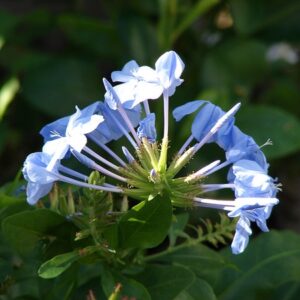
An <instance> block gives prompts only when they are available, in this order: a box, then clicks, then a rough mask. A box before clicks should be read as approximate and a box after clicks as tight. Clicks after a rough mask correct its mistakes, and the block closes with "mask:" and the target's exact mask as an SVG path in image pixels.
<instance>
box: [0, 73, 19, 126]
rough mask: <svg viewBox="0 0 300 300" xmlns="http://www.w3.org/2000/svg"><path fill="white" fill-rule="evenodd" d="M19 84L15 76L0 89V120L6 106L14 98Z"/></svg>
mask: <svg viewBox="0 0 300 300" xmlns="http://www.w3.org/2000/svg"><path fill="white" fill-rule="evenodd" d="M19 88H20V84H19V81H18V79H17V78H14V77H13V78H11V79H9V80H8V81H7V82H5V84H4V85H3V86H2V87H1V89H0V120H1V119H2V118H3V116H4V113H5V112H6V110H7V107H8V106H9V104H10V103H11V102H12V100H13V99H14V98H15V96H16V94H17V92H18V90H19Z"/></svg>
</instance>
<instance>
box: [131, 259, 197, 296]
mask: <svg viewBox="0 0 300 300" xmlns="http://www.w3.org/2000/svg"><path fill="white" fill-rule="evenodd" d="M137 280H139V281H140V282H141V283H142V284H144V285H145V286H146V288H147V289H148V291H149V293H150V295H151V297H152V299H164V300H169V299H170V300H171V299H174V298H175V297H176V296H178V295H179V294H180V293H181V292H182V291H183V290H185V289H186V288H188V287H189V286H191V285H192V284H193V282H194V280H195V275H194V274H193V272H191V271H190V270H188V269H187V268H184V267H181V266H166V265H165V266H159V265H149V266H147V267H146V268H145V270H144V271H143V272H142V273H141V274H138V277H137Z"/></svg>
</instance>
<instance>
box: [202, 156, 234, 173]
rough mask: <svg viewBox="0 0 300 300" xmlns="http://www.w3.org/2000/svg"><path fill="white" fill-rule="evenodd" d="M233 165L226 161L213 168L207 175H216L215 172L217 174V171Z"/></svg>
mask: <svg viewBox="0 0 300 300" xmlns="http://www.w3.org/2000/svg"><path fill="white" fill-rule="evenodd" d="M231 163H232V162H231V161H229V160H226V161H224V162H222V163H221V164H220V165H218V166H216V167H215V168H212V169H211V170H210V171H208V172H207V173H206V174H205V175H206V176H208V175H210V174H212V173H215V172H217V171H219V170H221V169H223V168H225V167H227V166H228V165H230V164H231Z"/></svg>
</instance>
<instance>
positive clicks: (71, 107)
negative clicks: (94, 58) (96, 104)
mask: <svg viewBox="0 0 300 300" xmlns="http://www.w3.org/2000/svg"><path fill="white" fill-rule="evenodd" d="M100 88H101V82H100V79H99V74H98V71H97V70H96V67H95V65H94V64H92V63H89V62H86V61H82V60H76V59H65V60H63V61H60V60H55V61H51V62H49V63H46V64H44V65H42V66H40V67H38V68H35V69H31V70H30V71H28V73H26V76H25V77H24V81H23V93H24V96H25V97H26V99H27V100H28V101H29V102H30V103H31V104H32V105H34V106H35V107H37V108H38V109H40V110H42V111H43V112H45V113H48V114H51V115H54V116H60V115H64V114H72V113H74V112H75V105H78V106H79V107H80V108H82V106H85V105H87V104H89V103H91V101H93V100H96V99H98V98H99V95H101V89H100Z"/></svg>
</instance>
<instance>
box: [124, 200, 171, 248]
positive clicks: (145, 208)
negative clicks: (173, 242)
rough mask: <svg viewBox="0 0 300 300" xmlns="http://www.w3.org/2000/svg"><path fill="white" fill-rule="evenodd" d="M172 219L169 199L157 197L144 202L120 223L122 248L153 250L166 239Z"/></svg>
mask: <svg viewBox="0 0 300 300" xmlns="http://www.w3.org/2000/svg"><path fill="white" fill-rule="evenodd" d="M171 217H172V205H171V201H170V199H169V198H165V197H161V196H156V197H155V198H154V199H153V200H151V201H143V202H141V203H139V204H137V205H136V206H134V207H132V208H131V210H130V211H129V212H128V213H126V214H125V215H124V216H123V217H122V218H121V220H120V222H119V230H120V246H121V247H122V248H133V247H141V248H151V247H155V246H157V245H158V244H159V243H161V242H162V241H163V240H164V238H165V237H166V235H167V233H168V230H169V227H170V224H171Z"/></svg>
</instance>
